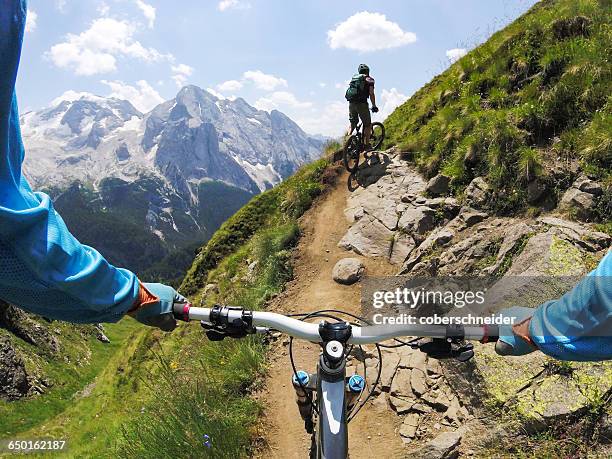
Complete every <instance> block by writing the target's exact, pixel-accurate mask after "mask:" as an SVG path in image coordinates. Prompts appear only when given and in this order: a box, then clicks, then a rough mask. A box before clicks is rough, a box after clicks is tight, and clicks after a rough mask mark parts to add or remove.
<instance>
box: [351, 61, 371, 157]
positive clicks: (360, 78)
mask: <svg viewBox="0 0 612 459" xmlns="http://www.w3.org/2000/svg"><path fill="white" fill-rule="evenodd" d="M345 97H346V100H348V103H349V120H350V122H351V126H350V132H349V135H351V134H352V133H353V131H354V130H355V129H356V128H357V124H359V119H360V118H361V122H362V123H363V140H364V142H363V143H364V145H370V136H371V135H372V118H371V116H370V107H369V105H368V98H369V99H370V100H371V101H372V113H377V112H378V107H377V106H376V95H375V94H374V78H372V77H371V76H370V67H368V66H367V65H365V64H359V67H357V73H356V74H355V75H353V78H352V79H351V82H350V83H349V87H348V89H347V90H346V95H345ZM366 148H367V147H366Z"/></svg>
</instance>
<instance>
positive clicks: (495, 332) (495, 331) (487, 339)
mask: <svg viewBox="0 0 612 459" xmlns="http://www.w3.org/2000/svg"><path fill="white" fill-rule="evenodd" d="M498 340H499V326H497V325H486V326H485V333H484V336H483V337H482V339H481V340H480V342H481V343H482V344H486V343H495V342H497V341H498Z"/></svg>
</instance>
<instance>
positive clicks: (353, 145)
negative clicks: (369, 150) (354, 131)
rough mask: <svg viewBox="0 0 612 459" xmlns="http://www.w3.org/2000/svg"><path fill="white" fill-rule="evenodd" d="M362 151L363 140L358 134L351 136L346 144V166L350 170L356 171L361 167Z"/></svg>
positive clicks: (344, 157) (344, 158)
mask: <svg viewBox="0 0 612 459" xmlns="http://www.w3.org/2000/svg"><path fill="white" fill-rule="evenodd" d="M360 153H361V141H360V140H359V137H358V136H356V135H352V136H350V137H349V138H348V139H347V141H346V143H345V144H344V156H343V161H344V167H346V170H347V171H349V172H351V173H352V172H355V171H356V170H357V169H358V168H359V155H360Z"/></svg>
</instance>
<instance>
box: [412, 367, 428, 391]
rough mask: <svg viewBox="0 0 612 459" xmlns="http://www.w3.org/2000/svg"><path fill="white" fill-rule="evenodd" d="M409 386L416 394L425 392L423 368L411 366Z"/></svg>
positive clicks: (425, 379) (425, 382)
mask: <svg viewBox="0 0 612 459" xmlns="http://www.w3.org/2000/svg"><path fill="white" fill-rule="evenodd" d="M410 386H411V387H412V391H413V392H414V393H415V394H417V395H423V394H424V393H425V392H427V378H426V376H425V373H424V372H423V370H420V369H418V368H413V369H412V370H411V371H410Z"/></svg>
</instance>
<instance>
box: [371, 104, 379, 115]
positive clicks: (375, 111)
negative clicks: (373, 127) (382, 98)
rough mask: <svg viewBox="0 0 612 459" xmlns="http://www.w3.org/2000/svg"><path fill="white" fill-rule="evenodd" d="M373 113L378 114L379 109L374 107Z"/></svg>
mask: <svg viewBox="0 0 612 459" xmlns="http://www.w3.org/2000/svg"><path fill="white" fill-rule="evenodd" d="M372 113H378V107H377V106H376V105H374V106H373V107H372Z"/></svg>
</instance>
